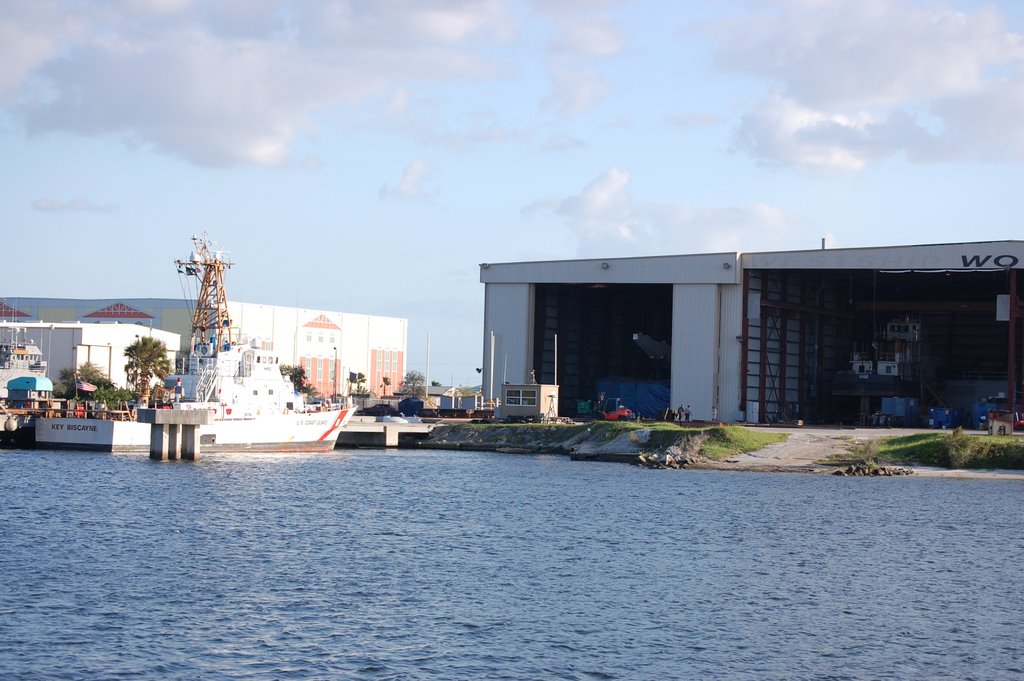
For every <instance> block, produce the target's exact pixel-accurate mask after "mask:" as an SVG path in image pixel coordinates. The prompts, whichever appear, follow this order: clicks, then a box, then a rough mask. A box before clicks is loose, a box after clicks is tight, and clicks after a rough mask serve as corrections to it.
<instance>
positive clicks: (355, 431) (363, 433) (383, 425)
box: [337, 416, 434, 447]
mask: <svg viewBox="0 0 1024 681" xmlns="http://www.w3.org/2000/svg"><path fill="white" fill-rule="evenodd" d="M433 428H434V424H433V423H402V422H400V421H378V420H377V419H376V417H372V416H353V417H352V420H351V421H349V422H348V424H347V425H346V426H345V427H344V428H342V429H341V433H340V435H338V445H337V446H338V447H398V446H399V443H400V441H401V440H406V439H408V440H422V439H424V438H426V437H427V435H428V434H429V433H430V431H431V430H432V429H433Z"/></svg>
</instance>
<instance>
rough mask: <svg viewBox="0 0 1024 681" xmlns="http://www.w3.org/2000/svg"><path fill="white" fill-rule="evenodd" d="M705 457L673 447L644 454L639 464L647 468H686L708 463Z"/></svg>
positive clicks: (639, 458) (638, 458)
mask: <svg viewBox="0 0 1024 681" xmlns="http://www.w3.org/2000/svg"><path fill="white" fill-rule="evenodd" d="M706 460H707V459H705V457H703V456H701V455H700V454H698V453H696V452H693V451H684V450H683V449H681V448H679V447H676V446H674V445H673V446H672V447H669V448H668V449H666V450H665V451H664V452H642V453H641V454H640V455H639V456H638V457H637V463H638V464H639V465H641V466H643V467H645V468H686V467H687V466H692V465H694V464H697V463H702V462H704V461H706Z"/></svg>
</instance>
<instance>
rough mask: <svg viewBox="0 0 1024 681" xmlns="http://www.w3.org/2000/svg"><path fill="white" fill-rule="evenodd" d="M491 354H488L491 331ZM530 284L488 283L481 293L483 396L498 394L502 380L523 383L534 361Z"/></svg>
mask: <svg viewBox="0 0 1024 681" xmlns="http://www.w3.org/2000/svg"><path fill="white" fill-rule="evenodd" d="M492 333H493V335H494V343H493V345H494V354H493V356H492V354H491V345H492V343H491V334H492ZM532 338H533V286H532V285H530V284H488V285H487V287H486V289H485V293H484V339H483V340H484V352H483V357H484V366H483V389H484V398H485V399H492V398H493V397H497V396H499V395H500V394H501V384H502V382H503V381H505V380H507V381H509V382H510V383H526V382H528V381H529V380H530V375H529V373H530V371H529V369H530V366H531V365H532V363H533V357H532V354H531V348H530V341H531V339H532Z"/></svg>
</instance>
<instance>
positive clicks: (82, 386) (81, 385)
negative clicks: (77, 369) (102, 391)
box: [75, 378, 96, 393]
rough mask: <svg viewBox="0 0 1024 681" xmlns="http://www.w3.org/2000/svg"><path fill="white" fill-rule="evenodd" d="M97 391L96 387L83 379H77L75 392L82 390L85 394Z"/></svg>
mask: <svg viewBox="0 0 1024 681" xmlns="http://www.w3.org/2000/svg"><path fill="white" fill-rule="evenodd" d="M95 389H96V386H94V385H93V384H92V383H90V382H89V381H86V380H83V379H81V378H76V379H75V390H81V391H82V392H84V393H91V392H92V391H93V390H95Z"/></svg>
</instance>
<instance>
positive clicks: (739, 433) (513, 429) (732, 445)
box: [426, 421, 786, 460]
mask: <svg viewBox="0 0 1024 681" xmlns="http://www.w3.org/2000/svg"><path fill="white" fill-rule="evenodd" d="M785 439H786V435H785V434H784V433H775V432H759V431H752V430H750V429H748V428H742V427H739V426H711V427H706V428H681V427H679V426H677V425H674V424H671V423H663V422H652V423H635V422H630V421H623V422H607V421H593V422H591V423H582V424H572V425H565V424H516V425H509V424H500V423H493V424H489V423H488V424H484V423H474V424H458V425H446V426H439V427H438V428H435V429H434V431H433V432H432V433H431V435H430V438H429V441H428V442H427V443H426V444H427V446H433V447H446V446H455V447H458V448H460V449H481V450H495V449H497V450H507V449H515V450H523V451H529V452H536V453H557V454H568V453H571V452H573V451H574V450H576V449H578V448H579V447H581V446H584V445H589V446H600V445H613V446H620V447H621V448H622V449H623V451H624V452H626V451H633V452H646V453H649V452H663V451H665V450H666V449H668V448H669V447H673V446H677V447H680V448H681V449H688V450H689V449H693V448H695V449H697V450H698V451H699V452H700V454H702V455H703V456H706V457H707V458H709V459H715V460H717V459H723V458H727V457H729V456H733V455H735V454H739V453H742V452H752V451H756V450H758V449H761V448H762V447H766V446H767V445H770V444H773V443H776V442H782V441H783V440H785Z"/></svg>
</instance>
